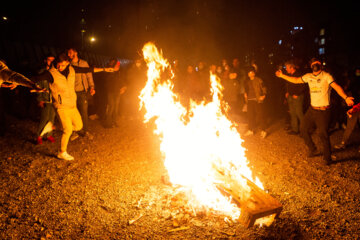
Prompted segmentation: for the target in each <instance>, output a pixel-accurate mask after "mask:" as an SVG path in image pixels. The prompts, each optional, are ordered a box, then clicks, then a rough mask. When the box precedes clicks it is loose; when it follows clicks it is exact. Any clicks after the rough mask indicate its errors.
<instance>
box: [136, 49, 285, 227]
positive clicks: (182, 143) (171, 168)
mask: <svg viewBox="0 0 360 240" xmlns="http://www.w3.org/2000/svg"><path fill="white" fill-rule="evenodd" d="M143 55H144V59H145V61H146V63H147V66H148V71H147V76H148V81H147V83H146V86H145V87H144V89H143V90H142V92H141V94H140V100H141V102H140V104H141V108H144V109H145V110H146V113H145V116H144V117H145V122H149V121H150V120H151V119H154V122H155V125H156V129H155V134H157V135H158V136H159V137H160V139H161V144H160V150H161V152H162V153H163V156H164V164H165V167H166V169H167V171H168V173H169V180H170V182H171V183H172V184H176V185H180V186H181V187H182V188H181V190H182V191H184V192H185V193H186V195H187V196H188V198H189V204H190V205H191V206H192V207H193V208H194V209H195V211H199V210H202V209H204V208H205V209H208V210H213V211H216V212H219V213H221V214H223V215H225V216H229V217H231V219H232V220H237V219H243V218H244V216H247V217H245V218H249V214H250V215H251V216H250V218H251V221H250V222H249V221H247V223H246V225H253V224H254V221H255V220H256V219H257V218H259V217H264V216H267V215H270V214H278V213H279V212H280V211H281V205H280V204H278V203H277V202H276V200H273V201H270V202H271V203H272V204H270V205H271V206H273V205H275V206H276V207H275V209H277V210H276V211H269V209H267V211H266V214H260V215H259V214H258V215H256V214H255V215H256V216H255V215H254V216H253V214H252V213H251V212H249V211H248V210H247V209H249V207H248V205H249V204H253V205H254V204H255V205H254V206H252V207H250V208H251V209H252V210H254V209H257V208H258V207H259V205H258V203H259V202H261V203H262V204H260V205H263V206H265V205H266V206H267V204H264V202H267V201H269V197H270V196H269V197H265V195H266V194H265V192H264V191H262V192H263V193H262V194H254V193H255V192H256V193H259V190H258V189H260V188H261V189H263V186H262V184H261V182H260V181H259V179H258V178H254V176H253V174H252V172H251V170H250V168H249V167H248V161H247V159H246V157H245V149H244V148H243V147H242V142H243V140H242V139H241V137H240V135H239V133H238V131H237V129H236V124H235V123H233V122H231V121H230V120H229V119H228V118H227V116H226V114H227V110H228V108H229V107H228V105H227V104H226V103H225V102H224V101H223V100H222V90H223V87H222V85H221V84H220V82H219V79H217V77H216V76H215V75H211V77H210V84H211V93H212V95H211V96H212V101H209V102H205V101H202V102H201V103H199V104H198V103H196V102H195V101H192V100H190V101H191V103H190V108H189V109H187V108H186V107H184V106H183V105H182V104H181V103H180V101H179V96H177V95H176V94H175V93H174V92H173V83H172V79H173V77H174V74H173V72H172V70H171V67H170V65H169V63H168V61H167V60H166V59H165V58H163V56H162V53H161V52H159V51H158V50H157V48H156V47H155V45H154V44H152V43H147V44H146V45H145V46H144V47H143ZM164 73H168V74H167V76H168V77H167V78H166V79H164V76H165V74H164ZM185 119H186V120H185ZM253 182H254V183H256V185H255V184H253ZM234 188H235V189H236V190H235V191H234ZM224 193H227V194H224ZM255 195H256V196H257V197H259V196H260V198H261V199H256V200H255V201H254V196H255ZM233 200H235V201H233ZM261 200H262V201H261ZM239 205H240V208H239ZM270 208H271V207H270ZM244 209H245V210H246V213H244V214H242V213H241V210H244ZM270 221H271V222H272V220H271V219H270ZM271 222H270V224H271Z"/></svg>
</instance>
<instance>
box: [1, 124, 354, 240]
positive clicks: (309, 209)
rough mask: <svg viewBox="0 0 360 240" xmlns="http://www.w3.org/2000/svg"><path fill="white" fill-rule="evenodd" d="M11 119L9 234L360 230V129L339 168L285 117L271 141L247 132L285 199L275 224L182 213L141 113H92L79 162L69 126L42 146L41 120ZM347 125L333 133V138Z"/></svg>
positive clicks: (5, 187)
mask: <svg viewBox="0 0 360 240" xmlns="http://www.w3.org/2000/svg"><path fill="white" fill-rule="evenodd" d="M11 122H12V124H11V126H10V128H9V130H8V132H7V134H6V135H5V137H0V146H1V153H0V154H1V161H0V179H1V183H0V189H1V190H0V239H359V238H360V213H359V209H360V200H359V199H360V191H359V190H360V184H359V183H360V162H359V160H358V159H359V156H360V153H358V151H357V150H358V149H357V146H358V143H359V142H356V139H359V133H358V130H356V131H357V132H356V133H355V135H354V136H353V142H355V144H354V145H352V146H350V147H349V148H348V149H347V150H345V151H341V152H337V153H336V154H337V156H338V158H339V160H338V161H337V162H334V163H333V164H331V165H330V166H326V165H324V162H323V161H322V159H321V157H315V158H307V156H306V149H305V145H304V144H303V141H302V139H300V137H299V136H290V135H287V134H286V132H285V131H284V130H283V125H282V122H281V121H276V122H274V123H272V124H271V126H270V129H269V135H268V137H267V138H266V139H261V138H260V136H259V134H256V135H254V136H250V137H246V138H245V143H244V147H245V148H246V149H247V150H248V151H247V157H248V159H249V162H250V166H251V168H252V170H253V171H254V172H255V174H256V175H257V176H258V177H259V178H260V180H261V181H262V182H263V184H264V186H265V189H266V190H267V191H268V193H269V194H270V195H271V196H273V197H274V198H276V199H277V200H279V201H280V202H281V203H282V205H283V211H282V212H281V214H280V216H279V218H278V219H276V220H275V221H274V223H273V224H272V225H271V226H270V227H261V228H260V227H258V226H254V227H251V228H249V229H246V228H244V227H243V226H242V225H241V224H239V223H237V222H225V221H224V219H223V216H219V215H218V214H215V213H205V214H198V215H197V216H194V215H191V214H188V213H186V211H183V208H182V207H181V206H180V205H181V199H176V196H174V195H173V193H174V189H173V188H172V187H169V186H167V185H165V184H163V182H162V181H161V178H162V176H164V175H166V170H165V168H164V166H163V162H162V159H161V154H160V152H159V141H158V139H157V137H156V136H154V135H153V133H152V129H151V127H146V125H145V124H143V123H142V121H140V120H129V119H120V121H119V123H120V127H117V128H112V129H104V128H103V127H102V126H101V124H100V123H99V120H90V129H91V132H92V133H93V135H94V139H93V140H89V139H87V138H79V139H77V140H75V141H73V142H70V144H69V149H68V152H69V153H70V154H72V155H73V156H74V157H75V160H74V161H63V160H59V159H57V158H56V157H55V154H56V150H57V149H58V147H59V139H60V132H56V133H55V137H56V140H57V142H56V143H49V142H45V143H44V144H43V145H39V146H36V145H34V142H33V136H34V133H35V130H36V127H37V123H36V122H34V121H31V120H18V119H11ZM240 130H241V131H242V130H243V129H240ZM342 132H343V131H342V130H338V131H335V132H333V134H332V135H331V142H332V145H333V144H335V143H338V142H339V141H340V138H341V135H342ZM315 140H317V138H316V137H315ZM176 201H177V203H176ZM174 202H175V203H174Z"/></svg>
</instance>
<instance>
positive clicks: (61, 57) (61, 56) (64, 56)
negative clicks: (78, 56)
mask: <svg viewBox="0 0 360 240" xmlns="http://www.w3.org/2000/svg"><path fill="white" fill-rule="evenodd" d="M63 61H68V62H70V58H69V56H68V55H67V54H66V53H65V52H62V53H60V54H59V55H58V56H57V57H56V58H55V61H54V62H55V65H56V64H57V63H60V62H63Z"/></svg>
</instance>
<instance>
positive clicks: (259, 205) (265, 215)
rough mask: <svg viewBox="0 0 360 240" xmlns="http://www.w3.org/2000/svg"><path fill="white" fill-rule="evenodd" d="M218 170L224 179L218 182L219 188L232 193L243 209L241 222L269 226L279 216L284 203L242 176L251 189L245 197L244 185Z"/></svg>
mask: <svg viewBox="0 0 360 240" xmlns="http://www.w3.org/2000/svg"><path fill="white" fill-rule="evenodd" d="M218 172H219V175H220V177H222V178H223V181H221V182H220V183H219V184H218V188H219V189H220V191H222V192H223V193H225V194H227V195H230V196H231V197H232V199H233V200H234V201H235V202H236V204H237V205H238V206H239V208H240V209H241V215H240V218H239V222H241V223H242V224H243V225H244V226H245V227H252V226H253V225H255V224H259V225H262V224H264V225H267V226H269V225H271V223H272V222H273V221H274V219H275V218H276V217H278V215H279V214H280V212H281V211H282V205H281V203H280V202H278V201H277V200H276V199H275V198H273V197H271V196H270V195H269V194H267V193H266V192H265V191H264V190H262V189H261V188H259V187H258V186H256V185H255V184H254V183H253V182H251V181H250V180H249V179H247V178H245V177H244V176H241V177H242V178H244V179H245V180H246V182H247V185H248V186H249V187H250V189H251V190H250V194H249V195H248V197H243V195H244V194H243V192H244V189H243V187H242V186H241V185H240V184H239V183H238V182H237V181H234V180H233V179H231V177H229V176H226V175H224V173H222V172H220V171H218Z"/></svg>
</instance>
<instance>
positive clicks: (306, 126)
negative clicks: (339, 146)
mask: <svg viewBox="0 0 360 240" xmlns="http://www.w3.org/2000/svg"><path fill="white" fill-rule="evenodd" d="M310 67H311V70H312V73H307V74H305V75H303V76H302V77H291V76H287V75H284V74H283V73H282V72H281V70H278V71H277V72H276V73H275V75H276V76H277V77H280V78H282V79H284V80H286V81H288V82H292V83H297V84H300V83H307V84H308V85H309V90H310V102H311V106H310V107H309V108H308V110H307V112H306V113H305V116H304V119H303V122H302V123H301V126H300V132H301V136H302V137H303V138H304V141H305V144H306V145H307V147H308V149H309V155H308V156H309V157H314V156H317V155H319V152H318V150H317V148H316V146H315V144H314V142H313V140H312V138H311V132H312V130H313V128H314V127H316V128H317V130H318V131H319V136H320V140H321V144H322V147H323V158H324V160H325V162H326V164H330V163H331V159H332V158H335V156H332V155H331V145H330V138H329V134H328V128H329V122H330V91H331V88H333V89H334V90H335V91H336V92H337V94H338V95H339V96H340V97H342V98H343V99H344V100H345V102H346V104H347V105H348V106H352V105H354V101H353V99H354V98H352V97H348V96H347V95H346V93H345V92H344V90H343V89H342V88H341V87H340V86H339V85H338V84H337V83H336V82H335V81H334V79H333V77H332V76H331V75H330V74H329V73H327V72H325V71H323V70H322V64H321V62H320V61H319V60H317V59H316V58H312V59H311V61H310ZM330 86H331V88H330Z"/></svg>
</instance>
